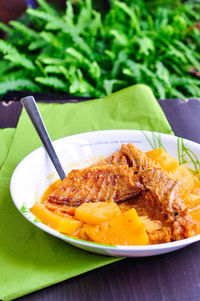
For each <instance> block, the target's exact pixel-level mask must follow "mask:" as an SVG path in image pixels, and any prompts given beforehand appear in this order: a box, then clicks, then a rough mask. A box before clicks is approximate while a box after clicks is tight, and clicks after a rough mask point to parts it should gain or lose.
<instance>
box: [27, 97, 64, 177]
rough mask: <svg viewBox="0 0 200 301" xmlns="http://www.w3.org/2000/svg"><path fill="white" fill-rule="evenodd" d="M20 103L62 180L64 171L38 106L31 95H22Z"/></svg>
mask: <svg viewBox="0 0 200 301" xmlns="http://www.w3.org/2000/svg"><path fill="white" fill-rule="evenodd" d="M21 103H22V104H23V106H24V108H25V110H26V112H27V113H28V115H29V117H30V119H31V121H32V123H33V125H34V127H35V129H36V131H37V133H38V135H39V137H40V139H41V140H42V143H43V145H44V147H45V149H46V151H47V153H48V155H49V157H50V158H51V161H52V163H53V164H54V166H55V169H56V170H57V172H58V174H59V177H60V179H61V181H62V180H64V178H65V177H66V175H65V172H64V170H63V168H62V166H61V163H60V161H59V159H58V156H57V154H56V152H55V149H54V147H53V145H52V142H51V139H50V137H49V134H48V133H47V130H46V127H45V125H44V122H43V120H42V117H41V115H40V112H39V110H38V107H37V104H36V102H35V99H34V97H33V96H27V97H24V98H22V99H21Z"/></svg>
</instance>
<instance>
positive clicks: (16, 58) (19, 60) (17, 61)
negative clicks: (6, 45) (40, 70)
mask: <svg viewBox="0 0 200 301" xmlns="http://www.w3.org/2000/svg"><path fill="white" fill-rule="evenodd" d="M4 58H5V59H6V60H8V61H10V62H12V63H13V64H14V65H19V66H23V67H24V68H25V69H29V70H34V69H35V66H34V64H33V63H32V62H31V60H29V59H28V58H26V57H25V56H24V55H23V54H19V53H15V54H7V55H5V56H4Z"/></svg>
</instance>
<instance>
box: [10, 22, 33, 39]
mask: <svg viewBox="0 0 200 301" xmlns="http://www.w3.org/2000/svg"><path fill="white" fill-rule="evenodd" d="M9 24H10V25H12V27H13V28H15V29H16V31H18V32H20V33H22V34H23V35H24V36H25V37H26V38H29V39H33V38H37V37H38V33H37V32H36V31H34V30H33V29H31V28H29V27H27V26H26V25H24V24H22V23H20V22H17V21H10V22H9Z"/></svg>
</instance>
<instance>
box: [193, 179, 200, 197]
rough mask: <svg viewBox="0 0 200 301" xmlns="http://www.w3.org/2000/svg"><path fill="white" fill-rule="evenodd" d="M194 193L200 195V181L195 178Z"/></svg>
mask: <svg viewBox="0 0 200 301" xmlns="http://www.w3.org/2000/svg"><path fill="white" fill-rule="evenodd" d="M192 193H194V194H198V195H200V181H199V179H197V178H194V186H193V188H192Z"/></svg>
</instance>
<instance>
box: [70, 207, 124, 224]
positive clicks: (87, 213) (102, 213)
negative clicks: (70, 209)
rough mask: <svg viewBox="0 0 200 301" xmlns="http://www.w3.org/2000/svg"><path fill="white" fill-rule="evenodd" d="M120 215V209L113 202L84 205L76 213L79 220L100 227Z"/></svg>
mask: <svg viewBox="0 0 200 301" xmlns="http://www.w3.org/2000/svg"><path fill="white" fill-rule="evenodd" d="M119 214H120V209H119V207H118V206H117V204H116V203H114V202H112V201H110V202H94V203H83V204H82V205H80V206H79V207H78V208H77V209H76V211H75V217H76V218H77V219H78V220H80V221H82V222H85V223H87V224H91V225H98V224H100V223H102V222H105V221H106V220H109V219H111V218H112V217H114V216H116V215H119Z"/></svg>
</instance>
